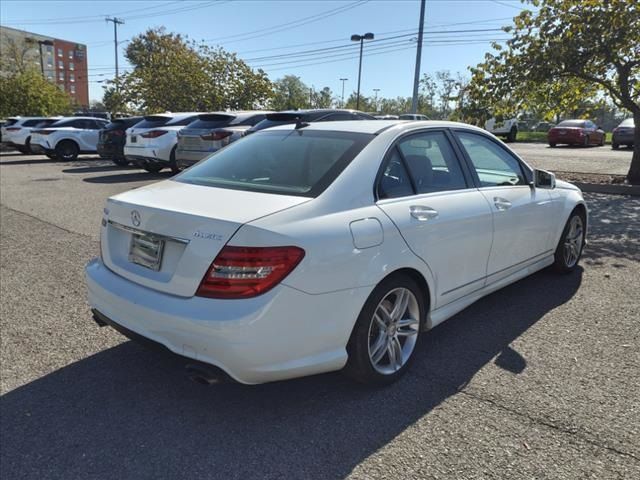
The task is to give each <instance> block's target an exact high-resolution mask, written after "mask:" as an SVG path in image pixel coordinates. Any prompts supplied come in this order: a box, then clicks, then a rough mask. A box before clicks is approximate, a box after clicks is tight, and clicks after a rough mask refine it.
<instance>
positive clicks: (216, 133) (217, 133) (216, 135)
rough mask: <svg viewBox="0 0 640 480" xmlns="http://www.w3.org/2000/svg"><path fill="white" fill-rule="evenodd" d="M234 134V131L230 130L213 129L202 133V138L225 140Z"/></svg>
mask: <svg viewBox="0 0 640 480" xmlns="http://www.w3.org/2000/svg"><path fill="white" fill-rule="evenodd" d="M232 134H233V132H229V131H227V130H212V131H210V132H209V133H205V134H204V135H200V138H201V139H203V140H223V139H225V138H227V137H229V136H231V135H232Z"/></svg>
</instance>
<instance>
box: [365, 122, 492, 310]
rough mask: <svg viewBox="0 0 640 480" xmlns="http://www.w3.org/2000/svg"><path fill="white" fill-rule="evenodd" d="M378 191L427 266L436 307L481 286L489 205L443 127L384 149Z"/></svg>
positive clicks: (489, 233)
mask: <svg viewBox="0 0 640 480" xmlns="http://www.w3.org/2000/svg"><path fill="white" fill-rule="evenodd" d="M376 197H377V205H378V207H379V208H381V209H382V210H383V211H384V212H385V213H386V214H387V215H388V216H389V217H390V218H391V220H392V221H393V222H394V223H395V225H396V226H397V227H398V229H399V230H400V232H401V234H402V236H403V237H404V239H405V241H406V242H407V244H408V245H409V248H410V249H411V250H412V251H413V253H414V254H416V255H417V256H418V257H420V258H421V259H422V260H423V261H424V262H425V263H426V264H427V265H428V267H429V269H430V270H431V273H432V274H433V276H434V278H435V285H433V289H434V292H435V298H434V299H432V301H433V302H434V306H435V307H436V308H438V307H441V306H442V305H445V304H447V303H450V302H452V301H454V300H456V299H458V298H460V297H463V296H464V295H467V294H468V293H470V292H472V291H474V290H477V289H479V288H482V286H483V285H484V282H485V275H486V268H487V259H488V257H489V254H490V250H491V241H492V236H493V228H492V222H491V218H492V217H491V208H490V207H489V204H488V203H487V201H486V200H485V198H484V196H483V195H482V194H481V193H480V192H479V191H478V190H477V189H476V188H475V187H474V186H473V184H472V180H471V175H470V172H469V171H468V170H467V169H466V166H465V165H464V164H463V163H461V162H460V161H459V158H458V157H457V155H456V152H455V150H454V147H453V145H452V143H451V139H450V136H449V134H448V133H447V132H446V131H445V130H428V131H423V132H419V133H414V134H411V135H408V136H405V137H403V138H401V139H399V140H398V141H397V142H396V143H395V144H394V145H393V147H392V148H391V149H390V150H389V152H388V153H387V155H386V158H385V162H384V164H383V167H382V171H381V173H380V174H379V180H378V183H377V186H376Z"/></svg>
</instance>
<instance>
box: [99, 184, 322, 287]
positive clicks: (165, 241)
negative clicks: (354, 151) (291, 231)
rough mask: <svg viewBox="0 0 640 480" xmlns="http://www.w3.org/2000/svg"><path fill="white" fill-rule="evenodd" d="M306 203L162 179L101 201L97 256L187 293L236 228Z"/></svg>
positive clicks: (123, 271) (134, 276)
mask: <svg viewBox="0 0 640 480" xmlns="http://www.w3.org/2000/svg"><path fill="white" fill-rule="evenodd" d="M306 201H309V198H306V197H294V196H286V195H275V194H266V193H256V192H246V191H240V190H230V189H222V188H214V187H208V186H201V185H192V184H186V183H181V182H177V181H173V180H167V181H164V182H160V183H157V184H154V185H150V186H148V187H143V188H140V189H137V190H134V191H130V192H126V193H124V194H121V195H117V196H115V197H112V198H110V199H109V200H108V201H107V206H106V208H105V221H104V222H103V228H102V232H101V242H102V246H101V254H102V258H103V261H104V263H105V265H107V267H109V268H110V269H111V270H112V271H114V272H115V273H117V274H118V275H121V276H123V277H125V278H127V279H129V280H131V281H133V282H135V283H138V284H140V285H144V286H146V287H149V288H153V289H155V290H159V291H162V292H166V293H170V294H173V295H177V296H182V297H190V296H193V295H194V294H195V292H196V290H197V288H198V285H199V284H200V281H201V280H202V278H203V276H204V274H205V272H206V271H207V269H208V268H209V266H210V265H211V262H212V261H213V259H214V258H215V257H216V255H217V254H218V253H219V252H220V250H221V249H222V247H224V245H225V244H226V243H227V242H228V241H229V239H230V238H231V237H232V236H233V235H234V233H235V232H236V231H237V230H238V228H240V226H242V225H243V224H245V223H247V222H250V221H252V220H255V219H257V218H260V217H264V216H267V215H270V214H273V213H275V212H278V211H281V210H284V209H286V208H290V207H292V206H295V205H298V204H301V203H304V202H306Z"/></svg>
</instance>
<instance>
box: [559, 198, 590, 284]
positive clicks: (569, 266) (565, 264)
mask: <svg viewBox="0 0 640 480" xmlns="http://www.w3.org/2000/svg"><path fill="white" fill-rule="evenodd" d="M576 217H578V218H579V219H580V226H581V233H580V246H579V248H578V252H577V255H576V258H575V261H571V262H569V261H568V258H567V255H565V250H566V247H565V244H566V243H567V237H568V236H569V234H570V232H571V226H572V222H573V219H574V218H576ZM586 226H587V221H586V217H585V215H584V212H583V211H582V210H574V211H573V212H572V213H571V215H570V216H569V219H568V220H567V223H566V224H565V226H564V230H562V235H561V236H560V241H559V242H558V246H557V247H556V252H555V255H554V257H555V260H554V262H553V269H554V270H555V271H556V272H559V273H569V272H572V271H573V270H575V269H576V267H577V266H578V263H579V262H580V257H581V256H582V251H583V250H584V240H585V236H586V234H587V231H586V230H587V229H586Z"/></svg>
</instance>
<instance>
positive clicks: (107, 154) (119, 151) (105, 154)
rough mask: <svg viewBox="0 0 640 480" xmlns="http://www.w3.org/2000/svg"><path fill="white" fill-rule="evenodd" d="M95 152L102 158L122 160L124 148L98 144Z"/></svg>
mask: <svg viewBox="0 0 640 480" xmlns="http://www.w3.org/2000/svg"><path fill="white" fill-rule="evenodd" d="M96 150H97V152H98V155H100V156H101V157H102V158H123V157H124V147H123V146H122V145H112V144H108V143H98V145H97V147H96Z"/></svg>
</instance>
